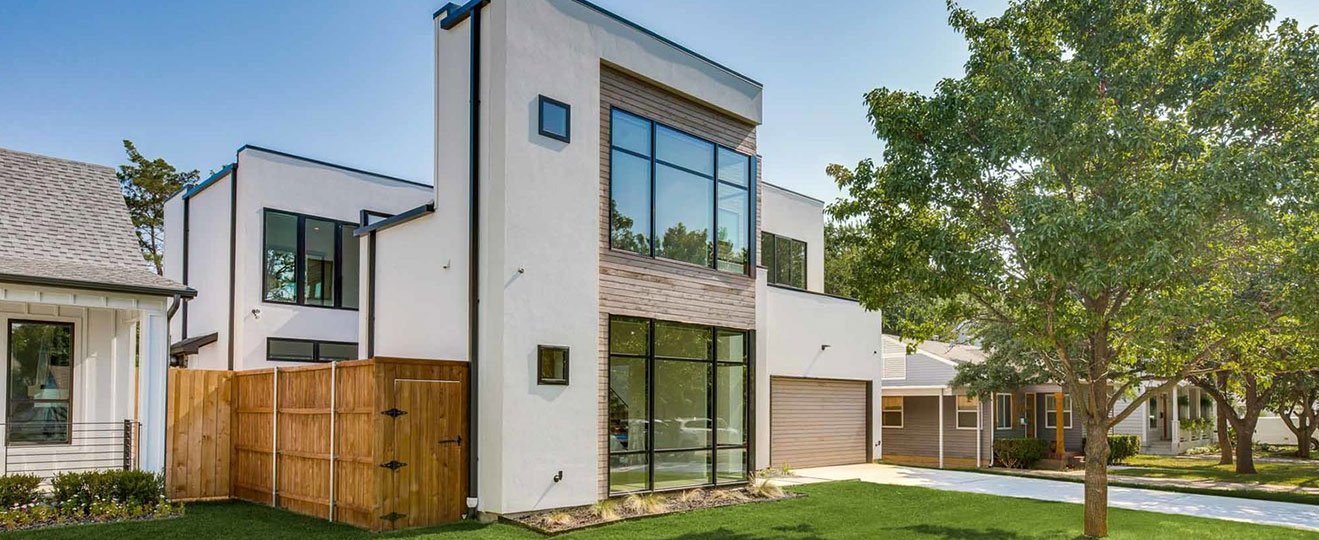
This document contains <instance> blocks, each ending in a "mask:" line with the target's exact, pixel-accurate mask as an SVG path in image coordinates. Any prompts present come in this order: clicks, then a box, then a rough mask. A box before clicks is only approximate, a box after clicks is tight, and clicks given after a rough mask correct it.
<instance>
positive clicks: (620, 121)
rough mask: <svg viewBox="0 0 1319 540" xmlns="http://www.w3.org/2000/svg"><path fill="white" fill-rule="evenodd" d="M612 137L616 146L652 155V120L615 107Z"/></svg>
mask: <svg viewBox="0 0 1319 540" xmlns="http://www.w3.org/2000/svg"><path fill="white" fill-rule="evenodd" d="M610 137H611V140H610V142H611V143H613V145H614V146H617V147H619V148H626V149H628V150H631V151H633V152H636V153H638V154H641V155H643V156H646V157H650V121H648V120H645V119H643V118H638V117H636V116H632V115H630V114H628V113H625V112H623V111H620V110H617V109H615V110H614V114H613V124H612V126H611V128H610Z"/></svg>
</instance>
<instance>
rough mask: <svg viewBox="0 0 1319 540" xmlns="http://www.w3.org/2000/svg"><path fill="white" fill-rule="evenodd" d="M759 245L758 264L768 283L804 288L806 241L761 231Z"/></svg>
mask: <svg viewBox="0 0 1319 540" xmlns="http://www.w3.org/2000/svg"><path fill="white" fill-rule="evenodd" d="M760 245H761V248H760V264H761V266H764V267H765V269H766V270H767V273H768V274H769V282H770V283H774V284H777V285H785V286H788V287H796V288H798V289H805V288H806V242H802V241H801V240H794V239H792V238H788V237H786V236H779V235H777V234H774V233H768V232H761V233H760Z"/></svg>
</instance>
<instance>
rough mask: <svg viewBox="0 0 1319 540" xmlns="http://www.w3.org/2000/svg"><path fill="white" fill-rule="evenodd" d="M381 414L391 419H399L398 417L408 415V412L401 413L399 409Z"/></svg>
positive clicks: (381, 412)
mask: <svg viewBox="0 0 1319 540" xmlns="http://www.w3.org/2000/svg"><path fill="white" fill-rule="evenodd" d="M380 414H383V415H385V416H388V417H390V418H398V417H400V416H403V415H405V414H408V411H400V410H398V409H390V410H388V411H380Z"/></svg>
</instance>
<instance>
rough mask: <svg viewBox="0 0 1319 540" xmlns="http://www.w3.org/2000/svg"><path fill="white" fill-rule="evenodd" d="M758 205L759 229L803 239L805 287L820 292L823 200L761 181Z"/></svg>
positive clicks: (822, 259)
mask: <svg viewBox="0 0 1319 540" xmlns="http://www.w3.org/2000/svg"><path fill="white" fill-rule="evenodd" d="M760 205H761V217H760V220H761V224H760V227H761V230H763V231H764V232H768V233H774V234H777V235H779V236H787V237H789V238H792V239H794V240H801V241H803V242H806V289H807V290H810V291H815V292H824V202H823V201H820V200H817V199H812V198H810V197H807V196H805V195H802V194H799V193H794V192H792V191H789V190H786V189H784V188H781V187H778V186H775V185H773V184H769V183H764V189H762V190H761V198H760ZM757 241H759V240H758V239H757ZM758 249H763V247H760V248H758Z"/></svg>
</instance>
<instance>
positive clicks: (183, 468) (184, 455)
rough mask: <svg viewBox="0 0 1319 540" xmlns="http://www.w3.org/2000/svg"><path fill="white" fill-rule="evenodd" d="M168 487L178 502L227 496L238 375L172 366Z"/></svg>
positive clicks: (166, 467) (166, 470)
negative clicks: (233, 408)
mask: <svg viewBox="0 0 1319 540" xmlns="http://www.w3.org/2000/svg"><path fill="white" fill-rule="evenodd" d="M169 388H170V389H171V390H173V391H172V392H170V395H169V407H168V408H169V417H168V419H167V424H166V425H167V433H168V436H167V437H166V439H165V443H166V454H165V455H166V457H167V460H166V466H165V488H166V496H168V497H169V498H170V499H172V500H176V501H195V500H204V499H215V498H227V497H228V496H229V491H230V479H229V466H230V456H229V449H230V447H231V446H232V445H233V442H232V439H231V430H230V421H231V418H232V416H233V410H232V407H233V374H232V373H231V372H228V371H203V370H185V369H177V368H173V369H170V370H169Z"/></svg>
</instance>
